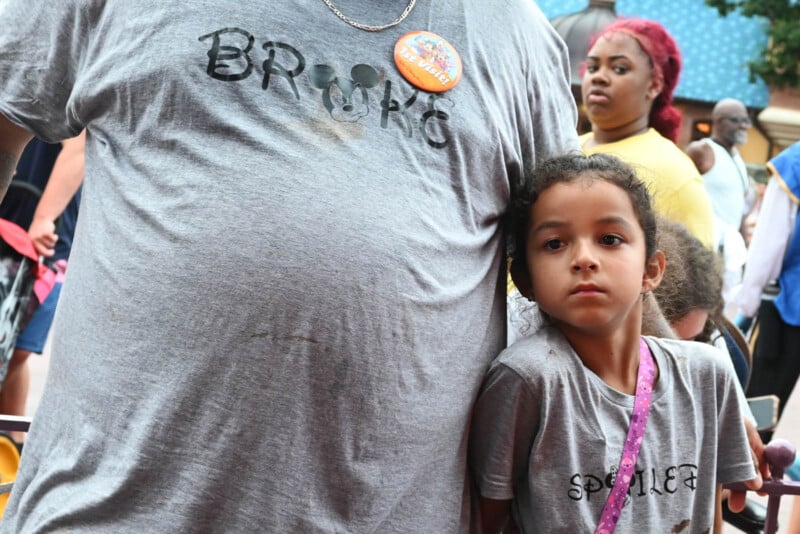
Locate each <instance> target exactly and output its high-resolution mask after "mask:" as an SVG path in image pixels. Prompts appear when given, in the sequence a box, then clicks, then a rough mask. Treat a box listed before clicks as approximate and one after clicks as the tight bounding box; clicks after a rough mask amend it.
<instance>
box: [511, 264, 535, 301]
mask: <svg viewBox="0 0 800 534" xmlns="http://www.w3.org/2000/svg"><path fill="white" fill-rule="evenodd" d="M511 280H513V281H514V285H515V286H517V289H519V292H520V293H522V295H523V296H525V297H527V298H528V300H534V298H533V285H532V284H531V275H530V273H529V272H528V266H527V265H525V263H524V262H522V261H516V260H511Z"/></svg>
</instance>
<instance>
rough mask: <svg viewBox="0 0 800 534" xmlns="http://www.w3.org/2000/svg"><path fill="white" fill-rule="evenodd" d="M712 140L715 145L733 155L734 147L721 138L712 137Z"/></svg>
mask: <svg viewBox="0 0 800 534" xmlns="http://www.w3.org/2000/svg"><path fill="white" fill-rule="evenodd" d="M711 140H712V141H714V142H715V143H717V144H718V145H719V146H721V147H722V148H724V149H725V150H727V151H728V154H731V155H733V148H734V145H732V144H729V143H726V142H725V141H724V140H722V139H720V138H719V137H714V136H711Z"/></svg>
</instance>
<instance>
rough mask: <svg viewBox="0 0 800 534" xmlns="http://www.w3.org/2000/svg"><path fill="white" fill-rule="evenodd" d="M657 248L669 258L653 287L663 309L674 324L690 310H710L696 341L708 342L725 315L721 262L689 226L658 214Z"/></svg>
mask: <svg viewBox="0 0 800 534" xmlns="http://www.w3.org/2000/svg"><path fill="white" fill-rule="evenodd" d="M658 248H659V249H661V251H662V252H664V255H665V256H666V258H667V267H666V269H665V270H664V277H663V278H662V280H661V284H660V285H659V286H658V287H657V288H656V289H655V290H653V294H654V295H655V297H656V301H658V305H659V307H660V308H661V312H662V313H663V314H664V318H665V319H666V320H667V322H668V323H670V324H674V323H676V322H677V321H679V320H680V319H682V318H683V317H684V316H686V315H687V314H688V313H689V312H690V311H692V310H694V309H702V310H706V311H708V315H709V320H708V321H707V322H706V326H705V328H704V330H703V333H702V334H700V336H699V337H698V338H697V339H696V340H697V341H703V342H709V341H710V338H711V333H712V332H713V331H714V330H715V329H716V328H717V326H718V325H717V323H718V321H719V318H720V317H721V315H722V309H723V300H722V265H721V263H720V261H719V258H718V257H717V255H716V254H714V252H713V251H712V250H710V249H708V248H706V247H705V246H704V245H703V244H702V243H701V242H700V241H699V240H698V239H697V238H696V237H694V236H693V235H692V234H691V233H689V230H687V229H686V227H685V226H684V225H683V224H681V223H679V222H675V221H670V220H668V219H665V218H664V217H658Z"/></svg>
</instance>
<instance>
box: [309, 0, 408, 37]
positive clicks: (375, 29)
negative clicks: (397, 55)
mask: <svg viewBox="0 0 800 534" xmlns="http://www.w3.org/2000/svg"><path fill="white" fill-rule="evenodd" d="M322 1H323V2H325V5H326V6H328V9H330V10H331V11H333V14H334V15H336V16H337V17H339V18H340V19H342V20H343V21H345V22H346V23H348V24H349V25H350V26H352V27H354V28H358V29H359V30H364V31H365V32H379V31H381V30H385V29H386V28H391V27H393V26H397V25H398V24H400V23H401V22H403V21H404V20H405V18H406V17H407V16H408V14H409V13H411V10H412V9H414V4H416V3H417V0H409V2H408V5H407V6H406V8H405V9H404V10H403V12H402V13H400V16H399V17H397V18H396V19H394V20H393V21H392V22H390V23H389V24H384V25H382V26H370V25H369V24H361V23H360V22H356V21H354V20H352V19H349V18H347V16H346V15H345V14H344V13H342V12H341V11H339V9H338V8H337V7H336V6H335V5H334V4H333V2H332V1H331V0H322Z"/></svg>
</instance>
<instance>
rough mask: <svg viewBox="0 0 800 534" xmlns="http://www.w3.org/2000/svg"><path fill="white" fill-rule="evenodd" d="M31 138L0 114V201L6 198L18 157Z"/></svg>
mask: <svg viewBox="0 0 800 534" xmlns="http://www.w3.org/2000/svg"><path fill="white" fill-rule="evenodd" d="M31 137H33V136H32V135H31V134H30V132H28V131H27V130H25V129H24V128H21V127H20V126H17V125H16V124H14V123H13V122H11V121H10V120H8V119H7V118H6V117H5V116H4V115H2V114H0V200H2V199H3V198H5V196H6V191H7V190H8V184H9V183H11V177H12V176H14V171H15V170H16V168H17V162H18V161H19V157H20V155H21V154H22V151H23V149H24V148H25V145H27V144H28V141H30V140H31Z"/></svg>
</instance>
